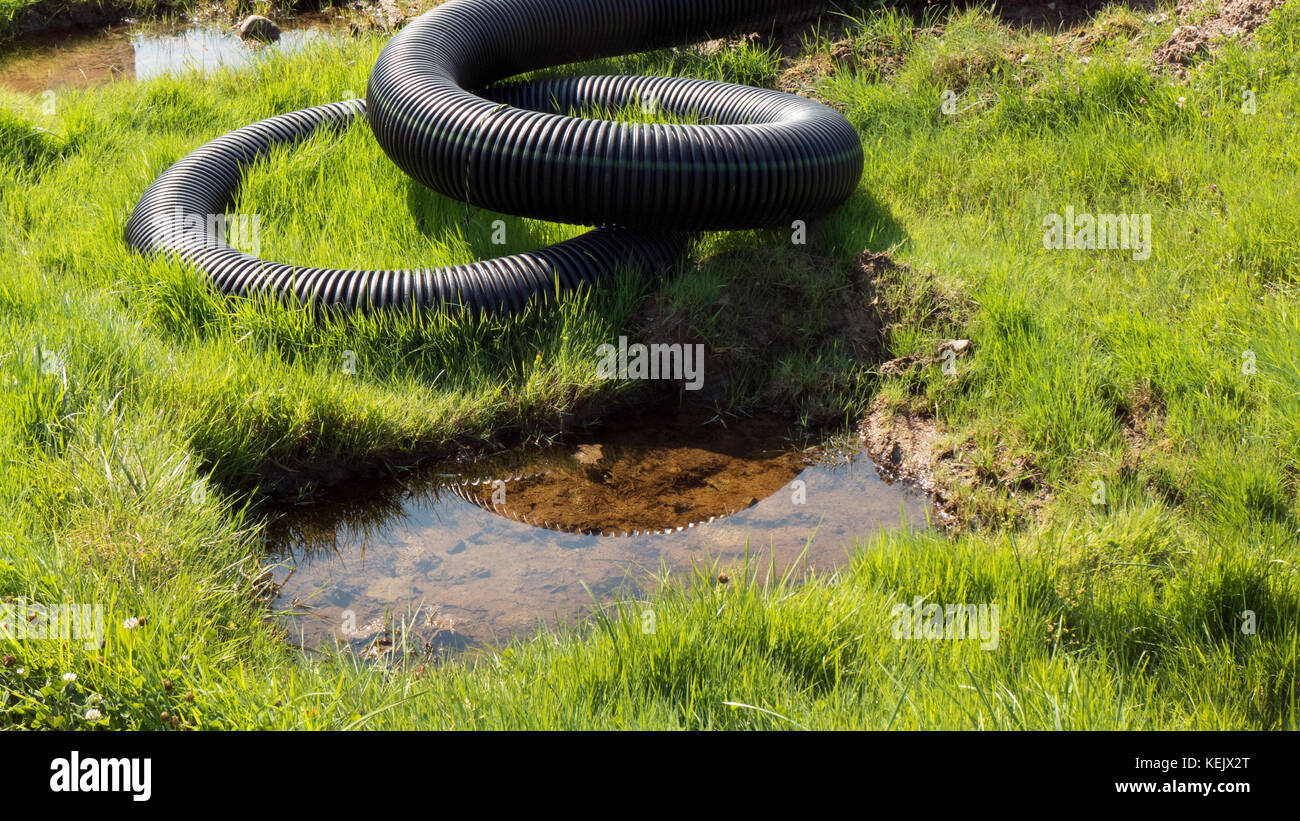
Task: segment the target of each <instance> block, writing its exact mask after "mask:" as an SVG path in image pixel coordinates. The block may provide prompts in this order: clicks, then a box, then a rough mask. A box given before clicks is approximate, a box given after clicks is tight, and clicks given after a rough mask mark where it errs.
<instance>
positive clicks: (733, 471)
mask: <svg viewBox="0 0 1300 821" xmlns="http://www.w3.org/2000/svg"><path fill="white" fill-rule="evenodd" d="M859 447H860V443H859V442H858V440H857V439H856V437H852V436H844V437H831V438H829V439H817V440H810V439H807V438H805V437H803V436H800V435H798V434H796V433H795V431H794V429H793V428H792V426H791V425H790V423H789V422H788V421H787V420H784V419H780V418H776V417H748V418H727V419H726V420H725V426H724V424H723V423H722V422H720V421H717V420H714V421H712V422H709V421H708V419H707V417H706V416H703V415H692V414H681V415H679V416H676V417H671V416H670V417H665V416H663V415H659V416H645V417H641V418H637V419H634V420H630V421H629V420H621V421H620V424H619V426H618V427H617V428H616V429H612V430H610V431H609V432H605V433H594V434H585V435H581V436H572V437H566V438H565V439H564V440H563V441H562V442H560V443H557V444H554V445H551V446H547V447H533V448H523V449H518V450H515V451H511V452H507V453H503V454H500V455H499V456H496V457H492V458H489V459H481V460H476V461H474V462H466V463H450V464H448V463H444V464H437V465H429V466H426V467H424V468H422V469H420V470H418V471H415V472H412V473H410V474H407V475H405V476H403V477H402V478H401V479H400V480H391V481H384V482H378V483H376V482H362V483H353V484H351V485H344V486H340V487H336V488H333V489H331V490H330V491H328V492H327V493H325V494H322V495H319V496H318V497H317V498H316V499H315V500H314V501H313V502H312V503H310V504H302V505H294V506H291V507H288V506H286V507H280V508H278V509H276V510H273V511H272V513H273V515H275V516H278V517H279V518H278V519H276V520H275V521H274V522H273V523H272V525H271V527H270V531H269V547H270V553H271V561H272V562H278V563H279V566H278V568H277V569H276V571H275V572H274V581H275V583H276V584H279V585H281V587H280V589H279V594H278V597H277V598H276V599H275V600H274V602H273V608H274V610H275V611H276V613H277V618H278V619H279V620H280V622H281V624H282V625H283V627H284V628H285V630H286V631H287V633H288V634H289V637H290V640H291V641H293V642H295V643H297V644H299V645H300V646H304V647H309V648H310V647H320V646H323V645H330V644H333V643H334V642H336V641H337V642H338V643H340V644H344V645H350V646H352V647H353V648H355V649H357V650H358V651H362V652H367V653H371V654H379V653H384V652H393V648H394V644H391V643H390V642H391V641H393V639H394V637H395V636H398V635H400V636H402V637H404V639H405V641H404V642H401V641H399V642H396V644H400V645H402V646H404V647H406V648H407V649H408V650H410V649H412V648H414V649H417V650H418V649H420V648H424V649H425V650H427V651H429V652H431V653H450V652H456V651H464V650H467V649H472V648H480V647H483V646H491V645H499V644H504V643H505V642H506V641H508V640H509V639H511V638H512V637H519V638H527V637H529V636H532V635H536V634H537V633H538V631H539V628H540V627H548V628H549V627H554V626H556V625H558V624H560V623H567V624H570V625H572V624H576V623H578V622H580V621H581V620H582V619H583V618H584V617H585V616H587V615H589V614H590V613H591V612H592V611H593V609H594V608H596V607H598V606H601V605H604V604H608V603H612V602H614V601H616V600H618V601H628V600H636V599H638V598H639V597H644V596H645V595H646V591H647V589H649V587H650V586H651V585H653V583H654V580H655V578H656V576H657V575H660V574H662V573H663V572H664V571H665V570H666V571H668V572H669V573H671V574H673V575H683V574H690V573H691V572H692V570H693V568H701V567H702V568H707V569H708V571H709V575H710V576H714V575H716V574H718V573H723V574H724V575H725V574H732V575H734V574H736V573H739V572H743V567H744V564H745V561H746V556H747V553H748V561H749V563H750V566H751V568H753V567H755V566H757V567H760V568H762V572H763V573H766V572H767V571H768V569H769V567H772V568H773V569H774V570H775V571H776V572H777V573H785V572H787V571H789V572H790V573H792V574H793V576H794V577H795V578H799V577H801V576H802V575H803V574H805V573H807V572H808V571H809V570H816V571H817V572H828V571H831V570H833V569H835V568H836V567H839V566H840V565H842V564H844V563H845V562H846V561H847V551H848V549H849V545H850V542H851V541H852V540H853V539H855V538H858V537H870V536H871V535H873V534H874V533H876V532H878V531H879V530H880V529H882V528H898V527H900V526H903V523H904V521H906V523H907V526H908V527H924V526H926V518H927V510H928V502H927V500H926V498H925V497H924V496H923V495H922V494H920V493H918V492H916V491H913V490H909V489H908V488H906V487H904V486H901V485H891V484H888V483H886V482H885V481H884V480H882V479H881V478H880V476H879V475H878V474H877V472H876V469H875V466H874V465H873V464H872V463H871V461H870V460H869V459H868V458H867V457H866V456H865V455H863V454H861V453H859V452H858V448H859Z"/></svg>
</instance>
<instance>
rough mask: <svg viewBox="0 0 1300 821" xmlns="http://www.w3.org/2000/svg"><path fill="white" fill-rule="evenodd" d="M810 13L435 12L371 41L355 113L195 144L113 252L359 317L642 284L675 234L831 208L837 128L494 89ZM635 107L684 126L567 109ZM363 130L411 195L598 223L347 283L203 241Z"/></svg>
mask: <svg viewBox="0 0 1300 821" xmlns="http://www.w3.org/2000/svg"><path fill="white" fill-rule="evenodd" d="M828 5H829V4H828V3H826V2H817V1H815V0H450V2H447V3H444V4H443V5H441V6H438V7H437V8H435V9H433V10H432V11H429V12H427V13H425V14H424V15H422V16H421V17H419V18H418V19H416V20H415V21H413V22H412V23H411V24H410V25H408V26H407V27H406V28H404V29H403V30H402V31H401V32H399V33H398V34H397V35H396V36H394V37H393V39H392V40H391V41H390V42H389V43H388V44H387V46H385V48H384V49H383V51H382V52H381V53H380V55H379V59H378V60H377V62H376V63H375V66H374V68H373V69H372V71H371V74H370V79H369V85H368V88H367V91H366V100H365V101H364V102H363V101H360V100H350V101H345V102H341V103H332V104H329V105H322V106H316V107H314V108H308V109H303V110H301V111H295V112H292V113H289V114H283V115H280V116H277V117H271V118H269V119H266V120H262V121H261V122H257V123H254V124H252V125H249V126H246V127H244V128H241V129H238V130H236V131H233V132H231V133H229V134H227V135H225V136H223V137H221V138H219V139H216V140H213V141H212V142H210V143H208V144H207V145H204V146H202V147H201V148H199V149H197V150H196V151H194V152H193V153H191V154H189V155H188V156H186V157H185V158H183V159H182V160H180V161H178V162H177V163H176V164H175V165H173V166H171V167H170V168H169V169H168V170H167V171H165V172H164V173H163V174H162V175H160V176H159V177H158V179H156V180H155V181H154V182H153V184H152V185H151V186H150V187H149V189H148V190H147V191H146V192H145V194H144V196H143V197H142V198H141V200H140V202H139V203H137V205H136V207H135V209H134V210H133V212H132V214H131V218H130V220H129V222H128V223H127V227H126V241H127V244H128V245H129V246H130V247H132V248H134V249H136V250H138V251H140V252H142V253H164V254H170V255H172V256H174V257H176V258H178V259H180V260H182V261H185V262H187V263H190V264H192V265H194V266H195V267H197V268H198V269H199V270H201V271H203V272H205V273H206V274H207V276H208V277H209V278H210V279H211V282H212V284H213V285H214V286H215V287H216V288H217V289H219V290H220V291H222V292H225V293H228V294H234V295H240V296H251V295H254V294H257V293H261V292H271V293H273V294H277V295H280V296H282V297H289V296H292V297H296V298H297V299H298V300H299V301H301V302H302V303H305V304H312V305H316V306H325V307H338V308H344V309H364V308H372V307H379V308H382V307H404V308H407V307H415V308H419V309H454V308H463V309H468V310H470V311H473V312H474V313H476V314H479V313H499V312H503V311H505V312H518V311H521V310H522V309H523V308H524V306H525V305H527V304H528V303H529V302H531V301H534V300H536V301H542V302H544V301H547V300H549V299H550V298H551V297H552V296H554V295H556V294H557V293H560V292H566V291H569V290H573V289H575V288H578V287H580V286H581V285H583V284H589V285H594V284H597V283H599V282H601V281H602V280H604V279H605V278H607V277H609V276H610V275H612V274H614V273H615V272H617V271H620V270H633V271H640V272H641V273H643V274H646V275H650V274H656V273H658V272H660V271H662V270H663V269H664V268H666V267H668V266H670V265H671V264H672V263H673V262H674V261H675V260H676V259H678V258H679V257H680V255H681V253H682V252H683V250H684V248H685V244H686V242H687V239H688V237H689V233H688V232H690V231H699V230H731V229H744V228H764V227H777V226H785V227H789V226H790V224H791V223H792V222H793V221H794V220H798V219H804V220H807V219H810V218H813V217H815V216H818V215H820V214H822V213H825V212H826V211H829V210H830V209H832V208H834V207H836V206H837V205H839V204H840V203H842V202H843V201H844V200H845V199H846V198H847V197H848V196H849V194H850V193H851V192H852V191H853V189H854V188H855V187H856V186H857V184H858V180H859V179H860V177H861V175H862V164H863V156H862V146H861V143H860V142H859V137H858V135H857V133H856V132H855V131H854V129H853V127H852V126H850V125H849V123H848V122H847V121H846V120H845V119H844V118H843V117H841V116H840V115H839V114H838V113H836V112H835V111H833V110H831V109H830V108H827V107H826V106H823V105H821V104H820V103H817V102H814V101H811V100H807V99H803V98H800V97H795V96H792V95H788V94H783V93H780V92H776V91H769V90H765V89H757V88H749V87H745V86H737V85H733V84H728V83H717V82H709V81H702V80H690V79H680V78H665V77H577V78H559V79H547V80H539V81H531V82H523V83H501V82H500V81H502V80H505V79H507V78H509V77H512V76H515V75H518V74H521V73H524V72H528V71H534V70H537V69H542V68H547V67H551V66H555V65H559V64H562V63H572V62H576V61H580V60H588V59H596V58H602V57H611V56H616V55H621V54H631V53H636V52H640V51H646V50H649V49H654V48H662V47H666V46H671V45H681V44H685V43H690V42H696V41H700V40H704V39H708V38H715V37H723V36H727V35H731V34H735V33H738V32H743V31H746V30H752V29H753V28H755V27H759V26H763V27H766V26H769V25H771V24H773V23H788V22H793V21H794V20H796V19H807V18H811V17H814V16H816V15H818V14H820V13H821V12H823V11H825V10H826V7H827V6H828ZM628 105H641V106H643V107H649V106H653V107H654V108H655V109H656V110H658V111H661V112H664V113H667V114H670V115H675V116H677V117H681V118H695V119H696V120H697V121H698V122H699V123H700V124H698V125H695V124H691V125H679V124H672V125H659V124H653V125H646V124H629V123H617V122H611V121H607V120H599V119H587V118H584V117H580V116H569V114H570V112H573V111H577V112H582V111H590V110H598V109H612V108H619V107H623V106H628ZM363 113H364V115H365V116H366V117H367V119H368V121H369V124H370V128H371V130H372V131H373V133H374V135H375V138H376V139H377V140H378V142H379V144H380V146H381V147H382V148H383V149H384V151H385V152H386V153H387V154H388V156H389V157H390V158H391V159H392V160H393V161H394V162H395V163H396V164H397V165H398V166H399V167H401V168H402V169H403V170H404V171H405V172H406V173H407V174H409V175H410V176H412V177H414V178H415V179H416V180H419V181H420V182H422V183H423V184H425V185H426V186H428V187H430V188H432V189H434V190H436V191H439V192H441V193H443V194H445V195H447V196H449V197H453V198H456V199H459V200H463V201H465V202H467V203H470V204H471V205H474V206H478V207H481V208H486V209H490V210H492V211H497V212H500V213H505V214H511V215H515V216H523V217H532V218H537V219H544V220H549V221H553V222H566V223H573V224H579V225H589V226H598V227H597V229H596V230H594V231H590V232H588V233H586V234H583V235H581V236H579V237H577V238H575V239H572V240H569V241H567V242H562V243H559V244H556V245H553V246H550V247H548V248H544V249H542V250H539V251H534V252H529V253H524V254H517V255H514V256H509V257H503V258H499V259H493V260H484V261H480V262H474V263H470V264H467V265H457V266H452V267H444V268H435V269H424V270H412V271H359V270H343V269H330V268H302V267H295V266H292V265H287V264H283V263H279V262H269V261H264V260H261V259H258V258H256V257H253V256H250V255H248V254H244V253H242V252H240V251H237V250H235V249H234V248H231V247H228V246H227V245H224V244H221V243H214V242H213V241H212V239H211V237H210V235H209V232H208V231H207V230H206V226H207V225H208V220H209V215H214V214H220V213H222V212H223V211H224V210H225V209H226V208H227V207H229V205H230V204H231V203H232V202H233V200H234V197H235V194H236V191H237V189H238V186H239V182H240V178H241V175H242V173H243V171H244V169H245V168H247V167H248V166H249V165H251V164H253V163H255V162H256V161H257V160H258V159H260V158H262V157H265V156H266V155H267V154H269V153H270V151H271V150H272V149H273V148H275V147H276V146H284V145H292V144H295V143H297V142H300V141H302V140H304V139H306V138H307V137H308V136H310V135H312V134H314V133H316V132H318V131H320V130H323V129H340V128H342V127H344V126H346V125H347V124H348V123H349V122H351V121H352V120H353V118H355V117H357V116H359V115H362V114H363Z"/></svg>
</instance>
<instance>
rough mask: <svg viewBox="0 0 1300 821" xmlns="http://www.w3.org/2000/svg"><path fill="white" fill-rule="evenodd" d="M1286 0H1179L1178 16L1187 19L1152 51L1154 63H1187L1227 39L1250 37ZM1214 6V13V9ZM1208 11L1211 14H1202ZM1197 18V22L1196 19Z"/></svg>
mask: <svg viewBox="0 0 1300 821" xmlns="http://www.w3.org/2000/svg"><path fill="white" fill-rule="evenodd" d="M1286 2H1287V0H1179V3H1178V19H1179V20H1180V21H1186V22H1185V23H1184V25H1180V26H1179V27H1178V28H1176V29H1174V33H1173V36H1172V37H1171V38H1170V39H1169V42H1167V43H1165V44H1164V45H1163V46H1161V47H1160V48H1159V49H1157V50H1156V53H1155V61H1156V64H1157V65H1171V66H1178V67H1186V66H1188V65H1190V64H1191V63H1192V62H1193V61H1194V60H1195V59H1196V58H1198V57H1201V56H1204V55H1207V54H1210V53H1212V52H1213V51H1214V49H1215V48H1216V47H1217V46H1218V44H1220V43H1222V42H1225V41H1228V40H1234V39H1236V40H1240V41H1242V42H1246V41H1249V39H1250V35H1251V33H1252V32H1253V31H1254V30H1255V29H1257V28H1259V27H1260V26H1261V25H1263V24H1264V21H1265V20H1266V19H1268V15H1269V14H1270V13H1271V12H1272V11H1273V10H1274V9H1277V8H1279V7H1281V6H1282V5H1283V4H1285V3H1286ZM1215 9H1217V14H1216V13H1214V10H1215ZM1207 14H1212V15H1213V16H1210V17H1208V19H1202V18H1205V16H1206V15H1207ZM1198 20H1199V22H1197V21H1198Z"/></svg>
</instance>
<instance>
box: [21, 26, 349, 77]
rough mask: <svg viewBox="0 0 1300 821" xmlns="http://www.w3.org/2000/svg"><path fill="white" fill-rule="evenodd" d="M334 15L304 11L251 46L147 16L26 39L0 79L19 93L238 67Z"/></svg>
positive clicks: (231, 36) (284, 47) (304, 39)
mask: <svg viewBox="0 0 1300 821" xmlns="http://www.w3.org/2000/svg"><path fill="white" fill-rule="evenodd" d="M343 31H345V29H340V28H338V27H337V26H336V24H335V22H334V20H333V18H331V17H329V16H328V15H324V14H304V15H300V16H299V17H296V18H294V19H293V20H290V21H286V22H282V23H281V35H280V41H279V42H278V43H270V44H266V45H260V44H259V45H253V44H250V43H246V42H244V41H243V40H240V39H239V36H238V35H237V34H235V33H234V32H233V31H231V30H229V29H228V28H223V27H221V26H219V25H218V24H216V23H196V24H188V23H175V24H163V23H150V24H147V25H141V24H127V25H121V26H111V27H109V28H105V29H101V30H99V31H91V32H78V33H73V34H66V33H64V34H58V35H49V36H40V37H31V38H24V39H23V40H22V41H20V42H19V43H17V44H15V45H13V46H10V47H8V53H6V54H3V55H0V84H3V85H5V86H8V87H9V88H11V89H13V90H15V91H20V92H22V93H24V94H31V95H34V96H35V95H40V94H42V93H43V92H45V91H57V90H59V89H61V88H68V87H83V86H93V85H101V84H103V83H107V82H111V81H113V80H130V79H136V80H147V79H149V78H151V77H157V76H159V75H162V74H169V73H179V72H183V71H188V70H190V69H197V70H200V71H212V70H215V69H218V68H222V67H226V66H239V65H244V64H246V63H249V62H252V61H253V60H256V59H259V57H261V56H263V55H267V54H270V53H273V52H275V51H277V50H279V51H294V50H297V49H301V48H303V47H304V46H306V45H307V44H308V43H310V42H312V41H313V40H316V39H317V38H319V37H322V36H330V35H331V33H335V32H343Z"/></svg>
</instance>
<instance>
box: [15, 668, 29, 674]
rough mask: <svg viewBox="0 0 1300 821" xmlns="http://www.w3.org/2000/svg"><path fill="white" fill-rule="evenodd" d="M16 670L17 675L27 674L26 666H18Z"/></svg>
mask: <svg viewBox="0 0 1300 821" xmlns="http://www.w3.org/2000/svg"><path fill="white" fill-rule="evenodd" d="M16 672H17V673H18V675H20V676H25V675H27V668H26V667H19V668H18V670H17V671H16Z"/></svg>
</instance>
